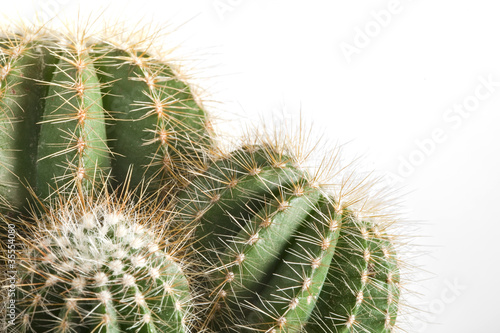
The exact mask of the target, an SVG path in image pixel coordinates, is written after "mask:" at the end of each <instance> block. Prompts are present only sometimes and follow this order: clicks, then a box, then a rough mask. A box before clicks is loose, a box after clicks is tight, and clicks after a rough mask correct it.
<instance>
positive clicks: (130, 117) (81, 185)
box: [0, 26, 400, 333]
mask: <svg viewBox="0 0 500 333" xmlns="http://www.w3.org/2000/svg"><path fill="white" fill-rule="evenodd" d="M84 30H85V29H77V30H76V32H74V33H71V32H59V31H54V30H51V29H50V28H48V27H46V26H44V27H41V28H36V29H35V28H31V29H28V28H24V30H21V33H19V32H17V33H13V32H10V31H5V32H4V33H3V36H2V37H1V38H0V65H1V70H0V83H1V89H0V207H1V208H2V210H1V212H0V213H1V214H0V221H1V222H3V223H4V225H5V224H9V223H10V224H14V225H16V226H20V227H21V229H20V230H19V231H23V232H22V233H20V234H19V235H18V236H19V238H20V243H21V247H22V249H23V250H22V252H21V254H22V255H21V257H18V258H17V259H18V261H19V267H18V268H19V271H18V272H17V283H16V291H15V292H16V294H15V299H16V308H15V311H14V312H15V318H14V319H13V320H12V322H9V323H7V324H6V325H5V326H6V328H5V329H7V328H8V329H12V330H14V331H15V332H17V331H20V332H82V333H87V332H89V333H90V332H123V331H126V332H129V331H130V332H158V333H159V332H203V333H204V332H269V333H276V332H310V333H326V332H345V333H361V332H370V333H388V332H392V331H394V330H395V329H396V328H397V325H396V316H397V314H398V311H399V297H400V281H399V280H400V267H399V263H398V258H397V255H396V246H395V242H394V237H392V236H391V234H390V231H389V229H388V226H389V224H390V223H389V222H388V221H386V220H385V219H384V216H383V215H380V214H378V213H370V211H368V210H366V209H361V210H360V209H358V208H357V206H361V207H363V206H365V205H367V204H368V202H367V200H368V199H367V198H366V197H364V196H363V195H361V196H358V197H356V198H355V199H354V200H346V198H345V196H344V194H343V193H344V192H346V191H347V192H349V191H350V189H346V188H348V187H349V184H348V183H349V182H350V181H351V180H350V178H349V177H347V181H346V182H341V183H340V185H339V187H340V188H341V192H342V193H340V194H339V193H335V191H332V188H331V186H330V185H331V184H328V183H324V182H321V181H319V178H320V177H319V174H320V173H321V172H323V171H325V170H320V172H319V173H318V174H317V175H311V173H310V172H309V171H308V170H306V168H303V167H302V163H301V158H300V157H301V156H300V154H297V153H296V152H293V151H291V150H290V146H287V145H286V144H285V145H283V144H278V143H276V142H271V141H269V140H267V139H260V140H257V142H256V143H255V142H254V143H252V144H246V145H243V146H241V147H240V148H237V149H235V150H234V151H232V152H231V153H220V152H218V151H217V149H215V147H213V145H212V141H213V138H212V136H211V133H210V131H209V128H210V126H209V123H208V120H207V115H206V112H205V111H204V109H203V107H202V104H201V102H200V101H199V97H198V95H197V94H196V93H195V92H194V90H193V88H192V87H191V86H190V85H189V84H188V83H187V81H188V80H186V79H185V77H184V75H183V74H181V73H182V71H180V70H179V69H178V67H177V65H175V63H173V62H169V61H167V60H166V59H164V57H162V55H161V53H158V52H155V50H154V49H153V48H152V47H151V45H150V42H151V41H150V39H149V37H144V38H139V39H138V40H134V38H132V37H129V39H126V38H125V39H122V38H118V37H116V36H117V35H120V34H116V32H115V33H109V32H108V33H104V32H98V33H96V34H88V33H87V32H82V31H84ZM299 150H300V148H299ZM207 160H208V163H207V162H206V161H207ZM328 168H331V166H330V165H328V166H327V169H328ZM141 186H143V188H142V190H140V191H139V190H137V191H139V192H134V191H132V192H129V191H128V188H132V189H139V188H141ZM118 190H120V191H122V193H124V195H122V196H120V195H118V193H119V192H118ZM28 207H29V208H30V209H27V208H28ZM28 211H31V218H27V217H26V212H28ZM19 213H21V214H19ZM2 233H3V231H2ZM1 252H2V253H0V259H1V260H2V265H5V263H6V262H8V258H9V257H8V255H7V251H6V249H4V248H2V249H1ZM4 279H5V280H7V278H4ZM2 292H5V288H3V290H2ZM10 298H11V297H10V296H9V297H5V299H10ZM6 305H8V304H7V303H3V309H2V311H7V307H6ZM2 328H4V327H2ZM14 331H13V332H14Z"/></svg>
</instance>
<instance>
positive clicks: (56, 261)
mask: <svg viewBox="0 0 500 333" xmlns="http://www.w3.org/2000/svg"><path fill="white" fill-rule="evenodd" d="M80 200H81V199H80V198H71V199H69V200H68V201H67V202H65V203H63V205H62V207H61V206H60V205H59V206H58V205H51V207H52V208H53V209H54V207H55V209H54V212H55V213H54V215H45V216H44V217H42V218H39V219H38V220H37V221H36V223H35V224H36V226H37V227H36V228H33V230H34V232H33V233H32V234H31V235H30V237H27V238H25V239H24V240H23V241H22V243H23V246H24V249H23V257H22V258H19V259H22V264H21V265H20V266H21V267H20V269H19V271H20V272H19V274H18V278H19V281H18V284H17V293H18V295H17V299H18V300H19V301H18V303H17V304H16V305H17V318H16V320H15V321H16V323H19V325H18V326H17V328H18V329H19V332H48V331H51V332H75V331H78V332H95V331H105V332H124V331H127V332H129V331H130V332H158V333H159V332H190V331H191V329H192V326H193V322H194V321H195V319H196V318H195V316H194V315H193V312H194V311H193V307H194V300H195V298H196V297H195V296H193V295H194V293H193V290H194V287H193V286H192V285H191V284H192V282H191V281H190V280H189V279H188V277H187V275H188V273H187V271H188V270H189V269H188V267H187V265H188V263H187V262H186V260H185V253H183V252H184V251H185V246H186V244H185V242H186V239H185V237H184V236H179V235H180V234H182V233H181V232H179V231H176V230H167V229H166V228H165V230H164V231H163V232H160V230H158V226H159V225H162V224H165V225H169V223H168V222H169V219H170V216H169V214H168V213H167V212H165V213H160V214H158V212H157V211H155V209H156V205H153V204H151V205H149V207H148V203H147V202H142V203H141V204H140V206H139V205H138V206H132V207H133V208H130V207H131V206H130V205H126V206H125V205H124V204H123V202H116V203H114V202H112V201H111V200H113V198H111V197H107V198H106V200H105V201H97V202H96V201H94V202H86V203H85V206H84V207H85V208H82V204H81V202H80ZM152 211H155V212H156V214H155V215H153V214H151V212H152Z"/></svg>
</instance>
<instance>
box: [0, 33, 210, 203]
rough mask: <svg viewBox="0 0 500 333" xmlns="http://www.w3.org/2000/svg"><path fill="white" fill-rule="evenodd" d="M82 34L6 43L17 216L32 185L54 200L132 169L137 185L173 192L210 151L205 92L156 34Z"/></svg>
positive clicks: (6, 103)
mask: <svg viewBox="0 0 500 333" xmlns="http://www.w3.org/2000/svg"><path fill="white" fill-rule="evenodd" d="M78 29H80V30H78ZM78 29H76V31H75V32H64V31H63V32H61V31H56V30H54V29H50V28H48V27H47V26H43V27H41V28H28V27H26V26H25V27H23V28H21V29H19V30H18V31H15V32H13V31H11V30H9V29H5V31H4V32H3V34H2V36H0V37H1V38H0V83H1V90H0V161H1V162H0V198H1V200H2V202H3V204H4V206H7V207H8V210H10V211H11V210H13V209H19V208H22V207H23V206H26V199H27V197H28V193H27V188H28V187H32V188H34V189H35V190H36V193H37V195H38V196H40V197H44V198H45V197H48V196H49V195H50V194H51V193H53V192H54V191H55V190H57V191H59V192H61V191H63V190H66V189H67V190H71V187H73V186H75V185H79V184H80V185H83V187H84V188H85V187H89V186H90V184H93V185H92V186H94V185H95V184H94V183H95V182H94V181H93V180H95V179H98V178H106V177H108V176H110V177H111V179H113V180H115V181H116V184H122V183H123V182H124V180H125V178H126V176H127V173H128V171H129V168H131V167H132V168H134V169H135V170H134V171H135V172H134V173H133V174H132V179H131V182H130V185H131V186H136V185H137V184H139V183H141V182H142V180H143V179H144V180H145V181H146V182H150V183H151V184H150V185H149V188H150V189H157V188H159V187H161V186H163V185H164V186H173V185H175V184H178V183H179V182H180V181H181V180H183V179H184V177H183V175H186V173H187V172H188V170H189V171H191V170H192V169H193V168H196V166H197V165H198V164H199V161H200V158H199V148H200V147H202V146H204V145H209V144H210V143H209V136H207V131H206V123H207V117H206V113H205V111H204V109H203V107H202V106H201V102H200V98H199V94H196V93H195V92H194V90H193V88H192V87H191V86H190V85H189V84H188V83H187V80H186V75H185V74H184V73H183V72H182V70H181V69H180V67H179V63H178V62H177V63H176V62H174V61H170V60H169V59H165V58H166V57H168V53H160V52H157V51H156V50H155V49H154V41H152V40H151V39H150V38H149V37H144V38H143V39H141V38H136V37H135V36H134V35H133V34H130V36H128V37H125V33H124V32H121V33H118V31H108V32H105V31H104V30H103V31H104V32H102V31H101V32H96V33H93V34H90V33H87V31H86V29H82V28H81V27H79V28H78ZM117 36H118V37H117ZM134 38H135V39H134Z"/></svg>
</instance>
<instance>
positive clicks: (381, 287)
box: [178, 144, 399, 333]
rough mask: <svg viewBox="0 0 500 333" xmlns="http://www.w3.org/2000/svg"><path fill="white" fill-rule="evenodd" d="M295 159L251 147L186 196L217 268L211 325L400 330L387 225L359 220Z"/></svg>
mask: <svg viewBox="0 0 500 333" xmlns="http://www.w3.org/2000/svg"><path fill="white" fill-rule="evenodd" d="M289 156H293V155H288V154H284V153H282V150H281V149H278V148H277V146H276V145H274V146H273V145H272V144H262V145H248V146H244V147H243V148H240V149H237V150H236V151H234V152H232V153H230V154H228V155H225V156H224V155H222V156H221V157H217V158H216V160H215V161H214V162H213V163H212V164H211V165H210V166H208V167H207V168H206V170H205V172H204V173H202V174H199V175H198V176H197V177H195V178H193V180H192V183H191V184H190V185H189V186H188V187H187V188H186V189H185V190H184V191H183V192H181V193H180V194H179V198H180V199H179V200H180V203H179V204H178V207H181V208H180V211H181V215H182V216H183V218H184V220H185V223H188V224H190V225H193V224H194V225H196V232H195V235H196V236H195V241H198V244H199V245H198V246H199V252H200V253H201V255H202V256H203V258H204V259H205V260H208V261H209V262H210V264H209V266H211V267H214V268H212V270H211V272H208V274H209V277H208V278H207V281H206V284H207V285H209V289H210V290H212V289H213V290H212V291H211V295H210V297H211V299H212V301H211V302H212V309H211V312H210V314H209V319H208V321H207V324H206V325H208V326H210V327H212V329H214V330H215V331H242V332H246V331H249V332H250V331H262V332H302V331H305V332H325V331H331V330H332V328H333V330H334V331H336V332H384V333H385V332H391V331H392V329H393V327H394V323H395V317H396V314H397V310H398V304H397V300H398V290H399V289H398V288H399V287H398V282H399V281H398V276H399V270H398V265H397V261H396V257H395V254H394V250H393V246H392V243H391V239H390V237H389V236H388V235H387V234H386V233H385V232H384V231H381V230H383V229H382V227H385V225H383V224H382V225H380V226H379V225H378V224H377V223H376V222H374V221H371V219H370V218H360V217H358V215H357V214H356V212H355V211H353V210H351V209H350V208H349V204H350V203H351V202H349V201H346V202H345V203H341V201H342V200H340V199H339V198H337V199H335V196H333V195H332V194H331V193H330V192H329V191H328V189H327V187H326V186H323V185H319V184H318V182H317V180H316V179H315V177H311V176H310V175H309V174H308V173H307V172H306V171H303V170H302V169H301V168H300V166H299V165H298V159H297V158H294V157H289ZM348 181H352V180H350V179H348ZM233 194H234V195H233ZM214 198H216V199H217V200H214Z"/></svg>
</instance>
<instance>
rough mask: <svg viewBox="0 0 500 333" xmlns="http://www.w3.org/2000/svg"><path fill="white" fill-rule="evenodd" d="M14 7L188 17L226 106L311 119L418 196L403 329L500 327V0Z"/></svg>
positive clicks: (161, 19)
mask: <svg viewBox="0 0 500 333" xmlns="http://www.w3.org/2000/svg"><path fill="white" fill-rule="evenodd" d="M4 2H5V1H2V11H3V13H4V14H5V16H14V17H22V18H28V19H30V18H32V17H33V16H34V13H35V12H38V14H39V16H42V17H51V16H53V15H54V14H58V15H62V17H64V18H69V17H72V16H73V15H75V13H76V12H77V10H78V9H80V10H81V12H86V11H87V10H89V9H91V10H93V11H94V12H95V13H102V11H101V10H100V9H101V8H103V7H105V8H106V10H105V11H104V14H102V15H101V18H102V19H104V20H105V19H106V18H107V17H108V15H109V16H120V17H122V18H123V19H124V20H130V21H135V20H137V19H138V18H142V19H143V20H145V21H148V20H153V21H155V22H158V23H160V24H161V25H165V23H167V22H174V25H178V24H180V23H182V22H186V24H184V25H183V26H182V27H181V28H180V29H179V30H178V31H177V32H176V34H175V35H176V36H177V37H176V38H177V39H180V40H182V41H183V44H184V46H185V49H186V50H189V51H186V54H187V55H189V57H191V58H193V57H194V56H193V55H196V56H197V59H198V64H199V66H200V68H201V69H203V73H204V75H205V76H206V77H210V78H211V79H210V80H208V79H207V80H206V84H207V86H208V88H209V89H211V90H212V91H213V93H214V95H213V96H214V99H215V100H218V101H222V102H224V103H225V104H223V105H219V106H218V107H217V114H219V115H220V116H221V117H223V118H228V119H230V118H234V117H237V116H238V117H246V118H245V119H257V118H259V117H260V118H262V117H264V116H265V117H270V115H272V114H274V115H278V116H280V117H284V118H287V119H297V117H298V116H299V115H300V114H301V115H302V117H303V118H305V119H307V120H310V121H311V122H313V123H314V126H315V127H314V128H315V129H317V130H318V132H321V133H323V134H324V135H325V137H326V138H327V139H329V140H330V141H333V142H338V143H341V144H342V143H348V144H347V145H346V147H345V151H346V154H347V156H350V155H352V156H356V155H362V156H363V157H364V161H365V164H364V167H365V168H366V169H374V170H376V171H377V172H378V173H382V174H387V175H389V176H392V178H391V179H392V180H393V186H395V187H397V188H401V189H402V190H401V193H406V195H405V196H404V197H403V200H404V207H403V211H405V212H406V215H405V216H406V220H407V221H406V222H404V223H406V224H408V225H409V226H411V228H408V230H409V232H410V233H411V236H413V237H415V238H414V240H413V241H412V244H414V245H418V247H417V250H418V251H417V252H418V253H419V255H417V256H416V257H414V258H413V260H412V261H411V263H412V264H415V265H417V266H418V267H419V270H420V273H417V274H413V275H412V279H413V282H412V283H408V284H407V285H408V287H409V288H411V289H413V290H414V291H416V292H418V294H417V293H415V294H414V295H413V296H410V297H409V298H408V301H409V302H411V303H412V306H414V307H416V308H417V309H419V310H418V311H417V310H411V309H410V310H409V311H407V312H410V315H407V316H406V318H404V319H403V320H402V322H401V325H404V324H405V322H406V326H405V327H407V330H408V331H409V332H422V333H424V332H428V333H437V332H440V333H442V332H455V333H460V332H488V333H490V332H491V333H499V332H500V325H499V324H498V310H499V305H498V301H499V299H500V291H499V290H500V288H498V287H497V286H496V284H497V278H498V276H499V273H500V268H499V265H498V264H499V254H500V251H499V250H498V246H497V242H498V236H499V234H500V218H499V215H498V213H497V210H498V207H499V204H498V202H499V201H500V194H499V191H498V187H499V185H500V173H499V170H500V158H499V152H500V112H498V110H499V107H500V19H499V9H500V7H499V6H496V2H495V1H491V0H474V1H460V0H458V1H457V0H441V1H430V0H414V1H410V0H400V1H390V0H384V1H379V0H371V1H367V0H358V1H342V2H340V1H335V2H334V1H290V0H288V1H285V0H281V1H278V0H253V1H250V0H246V1H245V0H196V1H180V0H176V1H165V0H163V1H130V2H126V1H119V2H118V1H116V2H110V1H89V0H87V1H85V2H84V3H81V4H78V3H77V2H76V1H68V0H42V1H15V3H14V4H11V5H7V4H5V3H4ZM9 2H10V1H9ZM179 36H180V37H179ZM193 51H194V52H193ZM485 81H489V82H490V83H486V84H485V83H484V82H485ZM214 82H215V85H214ZM459 108H462V110H463V111H462V113H460V111H458V110H459ZM430 140H433V142H431V141H430ZM415 226H416V227H417V228H416V230H415ZM403 230H405V229H404V228H403ZM414 249H415V247H414ZM490 288H491V289H490ZM417 319H418V320H417Z"/></svg>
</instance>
